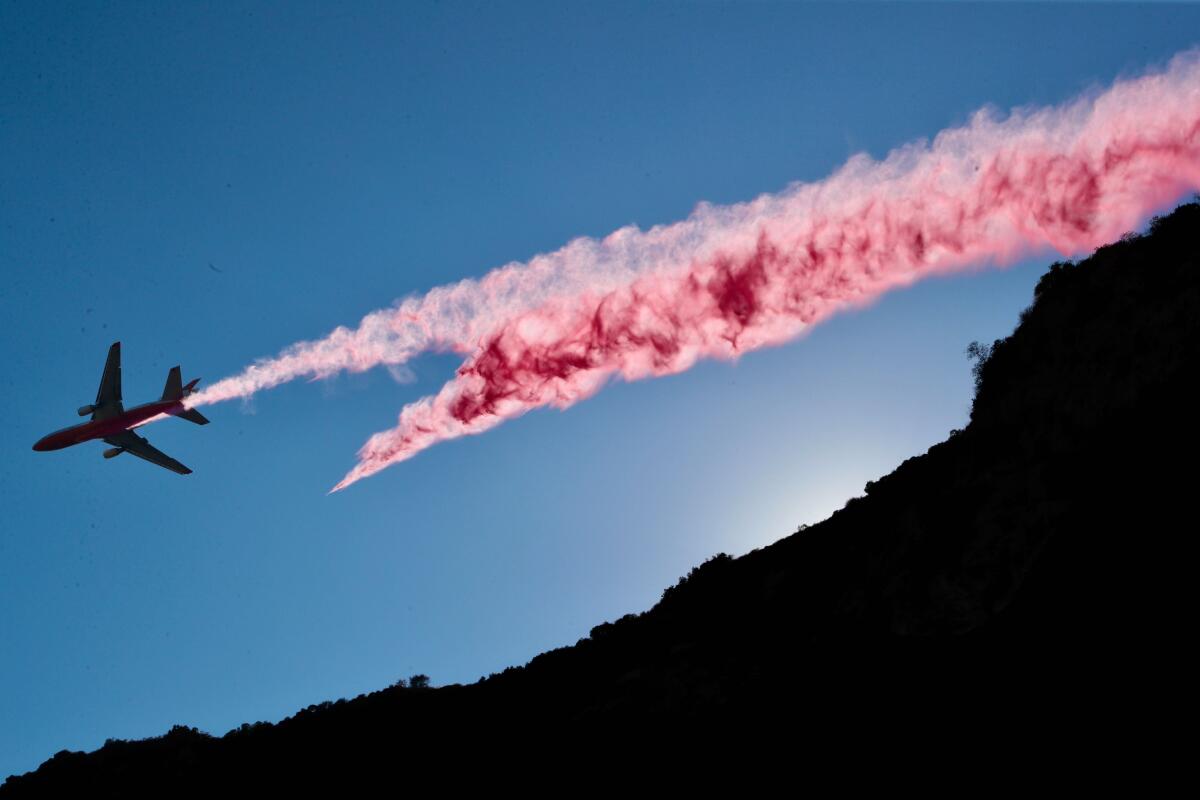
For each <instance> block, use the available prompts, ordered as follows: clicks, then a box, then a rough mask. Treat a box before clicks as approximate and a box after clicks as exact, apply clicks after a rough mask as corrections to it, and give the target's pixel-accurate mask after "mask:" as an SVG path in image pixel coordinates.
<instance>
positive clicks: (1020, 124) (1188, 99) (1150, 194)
mask: <svg viewBox="0 0 1200 800" xmlns="http://www.w3.org/2000/svg"><path fill="white" fill-rule="evenodd" d="M1197 188H1200V59H1198V57H1197V54H1196V53H1194V52H1193V53H1188V54H1185V55H1182V56H1179V57H1177V58H1176V59H1175V60H1174V61H1172V63H1171V66H1170V67H1169V68H1168V69H1167V70H1166V71H1165V72H1162V73H1157V74H1152V75H1147V76H1145V77H1142V78H1138V79H1136V80H1131V81H1123V82H1119V83H1117V84H1115V85H1114V86H1113V87H1112V88H1110V89H1108V90H1107V91H1105V92H1103V93H1099V94H1096V95H1095V96H1092V97H1088V98H1085V99H1082V100H1078V101H1075V102H1074V103H1071V104H1069V105H1066V106H1062V107H1058V108H1050V109H1040V110H1025V111H1019V112H1015V113H1013V114H1012V115H1011V116H1009V117H1008V118H1007V119H1004V120H999V119H997V118H996V117H995V116H994V115H992V114H990V113H988V112H985V111H981V112H979V113H977V114H976V115H975V116H974V118H973V119H972V120H971V123H970V124H969V125H967V126H965V127H963V128H957V129H952V130H947V131H944V132H942V133H941V134H939V135H938V136H937V138H936V139H935V140H934V142H933V144H932V145H929V146H926V145H922V144H917V145H910V146H908V147H905V148H901V149H899V150H897V151H895V152H893V153H892V154H890V155H889V156H888V158H887V159H886V160H884V161H882V162H873V161H871V160H870V159H869V158H867V157H865V156H858V157H855V158H854V159H851V161H850V162H849V163H848V164H847V165H846V166H845V167H843V168H842V169H841V170H840V171H839V172H837V173H836V174H834V175H833V176H831V177H830V178H828V179H826V180H824V181H822V182H819V183H815V184H808V185H796V186H793V187H790V188H789V189H787V190H786V191H785V192H783V193H781V194H778V195H765V196H763V197H760V198H758V199H757V200H754V201H753V202H750V203H745V204H740V205H736V206H729V207H724V208H718V207H713V206H707V205H702V206H701V207H699V208H698V209H697V210H696V212H695V213H694V214H693V215H692V216H691V217H689V218H688V219H687V220H685V221H683V222H680V223H677V224H675V225H671V226H663V227H659V228H654V229H651V230H649V231H646V232H641V231H638V230H637V229H635V228H626V229H622V230H619V231H617V232H616V233H614V234H612V235H610V236H609V237H607V238H606V239H604V240H602V241H594V240H589V239H581V240H577V241H575V242H572V243H571V244H569V245H568V246H567V247H565V248H563V249H562V250H560V251H558V252H556V253H553V254H550V255H546V256H539V257H537V258H535V259H534V260H533V261H531V262H530V263H529V264H527V265H509V266H507V267H505V268H503V269H500V270H497V271H495V272H493V273H491V274H489V275H488V276H486V277H485V278H483V279H481V280H479V281H464V282H462V283H460V284H456V285H454V286H450V287H444V288H440V289H434V290H433V291H431V292H430V293H428V294H427V295H425V296H424V297H422V298H415V299H409V300H406V301H404V302H403V303H401V304H400V305H399V306H397V307H395V308H392V309H388V310H385V311H379V312H375V313H374V314H371V315H369V316H368V317H366V318H365V319H364V320H363V321H362V323H361V324H360V325H359V327H358V329H356V330H353V331H351V330H348V329H345V328H339V329H338V330H336V331H334V332H333V333H332V334H331V335H330V336H328V337H326V338H325V339H323V340H320V341H316V342H306V343H302V344H299V345H296V346H293V347H292V348H290V349H289V350H287V351H285V352H284V353H283V354H282V355H281V356H280V357H278V358H276V359H272V360H267V361H262V362H260V363H258V364H256V365H254V366H252V367H250V368H249V369H247V370H246V371H244V372H243V373H242V374H241V375H238V376H235V377H233V378H229V379H227V380H224V381H221V382H219V383H217V384H215V385H213V386H212V387H210V388H209V389H208V390H207V391H205V392H203V393H201V394H198V395H195V396H193V401H192V403H193V404H194V405H200V404H203V403H211V402H215V401H218V400H225V399H229V398H232V397H245V396H248V395H250V394H252V393H253V392H255V391H257V390H258V389H261V388H266V387H268V386H273V385H276V384H278V383H281V382H283V381H287V380H291V379H293V378H295V377H299V376H301V375H311V376H315V377H324V376H326V375H329V374H332V373H334V372H337V371H338V370H342V369H350V370H362V369H367V368H370V367H373V366H376V365H380V364H399V363H403V362H404V361H406V360H408V359H410V358H412V357H413V356H414V355H416V354H418V353H420V352H423V351H427V350H430V349H438V350H453V351H455V352H460V353H463V354H464V355H466V356H467V359H466V361H465V363H464V364H463V365H462V366H461V367H460V368H459V370H458V374H457V376H456V377H455V378H454V379H453V380H452V381H450V382H449V383H447V384H446V385H445V386H444V387H443V388H442V389H441V391H439V392H438V393H437V394H436V395H434V396H432V397H426V398H423V399H421V400H418V401H417V402H415V403H412V404H410V405H408V406H406V407H405V408H404V409H403V410H402V411H401V413H400V418H399V421H398V424H397V426H396V427H395V428H393V429H391V430H388V431H384V432H381V433H377V434H375V435H374V436H372V437H371V438H370V440H368V441H367V443H366V444H365V445H364V446H363V447H362V449H361V450H360V451H359V463H358V464H357V466H355V467H354V469H353V470H351V471H350V473H349V474H347V475H346V477H345V478H343V479H342V481H341V482H339V483H338V484H337V486H335V487H334V491H337V490H339V489H342V488H345V487H346V486H348V485H350V484H351V483H354V482H355V481H357V480H359V479H360V478H363V477H366V476H368V475H371V474H373V473H375V472H378V471H379V470H381V469H383V468H384V467H386V466H388V465H390V464H395V463H397V462H400V461H403V460H405V459H407V458H410V457H412V456H413V455H415V454H416V453H418V452H420V451H421V450H423V449H425V448H426V447H429V446H431V445H434V444H436V443H438V442H441V441H445V440H447V439H452V438H456V437H458V436H462V435H465V434H471V433H480V432H482V431H485V430H488V429H489V428H491V427H493V426H495V425H498V424H499V423H500V422H502V421H504V420H506V419H511V418H513V417H516V416H519V415H521V414H524V413H525V412H526V411H529V410H531V409H533V408H537V407H540V406H555V407H557V408H567V407H569V406H571V405H573V404H574V403H576V402H578V401H579V400H581V399H583V398H585V397H588V396H589V395H591V394H593V393H594V392H596V391H597V390H598V389H599V388H600V387H601V386H602V385H603V384H604V383H605V382H606V381H607V380H608V379H609V378H611V377H613V376H616V375H619V376H620V377H622V378H624V379H625V380H635V379H638V378H645V377H650V376H658V375H667V374H671V373H675V372H679V371H681V370H685V369H687V368H688V367H690V366H691V365H692V364H694V363H695V362H696V361H697V360H698V359H700V358H713V357H716V358H727V359H731V358H736V357H737V356H739V355H740V354H742V353H744V352H746V351H748V350H753V349H755V348H758V347H763V346H766V345H772V344H779V343H782V342H785V341H787V340H789V339H792V338H794V337H796V336H797V335H799V334H800V333H801V332H802V331H804V329H805V328H807V327H808V326H810V325H812V324H813V323H815V322H818V321H820V320H822V319H824V318H825V317H827V316H829V315H830V314H832V313H834V312H836V311H837V310H838V309H839V308H842V307H844V306H845V305H846V304H848V303H850V304H857V303H864V302H869V301H870V300H872V299H874V298H876V297H878V296H879V295H881V294H882V293H884V292H886V291H887V290H889V289H891V288H893V287H896V286H902V285H906V284H909V283H911V282H912V281H914V280H917V279H918V278H921V277H923V276H926V275H930V274H935V273H939V272H947V271H951V270H956V269H962V268H966V267H969V266H972V265H978V264H983V263H989V262H995V263H1004V262H1009V261H1012V260H1013V259H1015V258H1016V257H1018V256H1019V255H1021V254H1024V253H1028V252H1030V251H1031V250H1034V249H1037V248H1041V247H1045V246H1050V247H1053V248H1055V249H1057V250H1059V251H1060V252H1062V253H1066V254H1069V253H1077V252H1081V251H1085V250H1089V249H1092V248H1094V247H1096V246H1098V245H1100V244H1103V243H1104V242H1107V241H1110V240H1112V239H1113V238H1115V237H1117V236H1119V235H1120V234H1121V233H1122V232H1124V231H1126V230H1129V229H1131V228H1134V227H1136V226H1138V225H1139V224H1140V223H1141V222H1142V221H1143V220H1144V219H1145V217H1146V216H1147V215H1148V214H1149V213H1151V212H1152V211H1154V210H1155V209H1158V208H1161V207H1163V206H1165V205H1167V204H1168V203H1170V202H1171V201H1173V200H1175V199H1177V198H1178V197H1179V196H1180V195H1182V194H1183V193H1185V192H1187V191H1190V190H1195V189H1197Z"/></svg>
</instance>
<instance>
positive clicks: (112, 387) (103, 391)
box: [33, 342, 208, 475]
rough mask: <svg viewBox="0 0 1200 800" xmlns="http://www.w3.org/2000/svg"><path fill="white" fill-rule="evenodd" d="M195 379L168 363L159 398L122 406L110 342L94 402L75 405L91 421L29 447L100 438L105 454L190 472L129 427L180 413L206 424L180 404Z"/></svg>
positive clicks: (117, 352)
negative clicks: (186, 379)
mask: <svg viewBox="0 0 1200 800" xmlns="http://www.w3.org/2000/svg"><path fill="white" fill-rule="evenodd" d="M199 382H200V379H199V378H196V379H195V380H193V381H191V382H190V383H189V384H188V385H187V386H184V385H183V379H182V378H181V377H180V373H179V367H172V368H171V371H170V372H168V373H167V385H166V386H165V387H163V393H162V399H161V400H155V401H154V402H151V403H145V404H144V405H140V406H134V407H133V408H131V409H129V410H126V409H125V407H124V406H123V405H121V343H120V342H113V345H112V347H110V348H108V361H106V362H105V363H104V375H102V376H101V378H100V391H98V392H97V393H96V402H95V403H93V404H92V405H90V406H83V407H82V408H80V409H79V416H81V417H86V416H87V415H88V414H91V415H92V419H91V422H84V423H83V424H81V425H73V426H71V427H70V428H63V429H62V430H61V431H55V432H54V433H51V434H49V435H47V436H43V437H42V438H41V439H40V440H38V443H37V444H35V445H34V446H33V449H34V450H61V449H63V448H64V447H70V446H71V445H73V444H79V443H80V442H87V441H90V440H92V439H103V440H104V441H105V443H106V444H110V445H112V447H111V448H109V449H108V450H105V451H104V457H105V458H112V457H113V456H119V455H121V453H130V454H132V455H135V456H137V457H138V458H144V459H146V460H147V461H149V462H150V463H151V464H157V465H158V466H160V467H165V468H167V469H169V470H171V471H172V472H178V473H179V474H180V475H187V474H189V473H191V470H190V469H188V468H187V467H185V466H184V465H183V464H180V463H179V462H178V461H176V460H175V459H173V458H171V457H170V456H169V455H167V454H166V453H164V452H162V451H161V450H158V449H156V448H154V447H151V446H150V443H149V442H148V441H146V440H145V439H143V438H142V437H141V436H138V435H137V434H136V433H134V432H133V429H134V428H136V427H138V426H139V425H145V424H146V423H147V422H152V421H154V420H156V419H160V418H162V417H164V416H171V417H182V418H183V419H186V420H187V421H188V422H194V423H196V424H197V425H207V424H208V420H207V419H205V418H204V415H202V414H201V413H200V412H199V411H196V410H195V409H192V408H184V407H183V398H185V397H187V396H188V395H189V394H191V393H192V392H193V391H194V390H195V388H196V384H197V383H199Z"/></svg>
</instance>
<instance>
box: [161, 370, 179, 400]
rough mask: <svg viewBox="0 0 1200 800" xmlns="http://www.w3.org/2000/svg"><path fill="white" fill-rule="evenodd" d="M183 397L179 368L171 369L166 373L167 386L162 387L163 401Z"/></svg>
mask: <svg viewBox="0 0 1200 800" xmlns="http://www.w3.org/2000/svg"><path fill="white" fill-rule="evenodd" d="M182 397H183V376H182V375H181V374H180V372H179V367H171V371H170V372H168V373H167V385H166V386H164V387H163V393H162V399H163V400H179V399H181V398H182Z"/></svg>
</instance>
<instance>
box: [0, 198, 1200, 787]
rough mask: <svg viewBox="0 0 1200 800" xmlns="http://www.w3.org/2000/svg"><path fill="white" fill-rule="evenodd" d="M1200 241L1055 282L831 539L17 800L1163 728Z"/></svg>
mask: <svg viewBox="0 0 1200 800" xmlns="http://www.w3.org/2000/svg"><path fill="white" fill-rule="evenodd" d="M1198 234H1200V204H1198V203H1195V202H1193V203H1187V204H1184V205H1181V206H1179V207H1178V208H1177V209H1175V210H1174V211H1173V212H1172V213H1170V214H1168V215H1165V216H1162V217H1156V218H1155V219H1154V220H1153V221H1152V222H1151V224H1150V229H1149V232H1148V233H1147V234H1145V235H1133V234H1129V235H1127V236H1126V237H1124V238H1123V239H1122V240H1120V241H1118V242H1114V243H1112V244H1110V245H1107V246H1105V247H1101V248H1099V249H1098V250H1097V251H1096V252H1095V253H1093V254H1092V255H1091V256H1089V257H1088V258H1086V259H1083V260H1081V261H1079V262H1058V263H1055V264H1053V265H1051V266H1050V268H1049V269H1048V270H1047V272H1046V273H1045V275H1044V276H1043V277H1042V279H1041V280H1040V281H1039V283H1038V285H1037V288H1036V289H1035V292H1034V300H1033V303H1032V304H1031V305H1030V306H1029V307H1028V308H1027V309H1026V310H1025V311H1023V312H1022V313H1021V318H1020V322H1019V324H1018V325H1017V327H1016V329H1015V330H1014V331H1013V333H1012V334H1011V335H1010V336H1008V337H1005V338H1004V339H998V340H996V341H995V342H993V343H991V344H990V345H977V346H974V345H973V347H972V353H973V355H974V356H975V359H976V364H975V368H976V376H977V391H976V395H975V398H974V401H973V404H972V410H971V417H970V421H969V423H968V425H967V426H966V428H964V429H963V430H961V431H953V432H951V435H950V437H949V438H948V439H947V440H945V441H943V442H941V443H938V444H935V445H934V446H932V447H930V448H929V449H928V450H927V451H926V452H925V453H924V454H921V455H917V456H913V457H911V458H909V459H907V460H905V461H904V462H903V463H902V464H900V465H899V466H898V467H897V468H896V469H895V470H893V471H892V472H891V473H889V474H888V475H885V476H883V477H881V478H879V479H878V480H876V481H871V482H868V483H867V485H866V487H865V494H864V495H863V496H860V497H856V498H851V499H850V500H849V501H847V503H846V505H845V506H844V507H843V508H842V509H841V510H839V511H837V512H835V513H834V514H833V515H832V516H831V517H830V518H828V519H826V520H825V521H823V522H820V523H817V524H815V525H811V526H802V527H801V529H800V530H798V531H797V532H796V533H794V534H792V535H791V536H788V537H785V538H784V539H781V540H779V541H777V542H775V543H773V544H771V545H768V546H766V547H762V548H759V549H757V550H754V551H751V552H750V553H747V554H745V555H743V556H741V557H738V558H731V557H730V556H728V555H726V554H718V555H716V556H714V557H713V558H711V559H709V560H708V561H706V562H705V563H704V564H702V565H699V566H697V567H696V568H694V569H693V570H692V571H691V572H690V573H689V575H687V576H685V577H684V578H681V580H680V581H679V582H678V583H677V584H675V585H674V586H672V587H669V588H667V589H666V590H665V591H664V592H663V596H662V598H661V600H660V601H659V602H658V603H657V604H655V606H654V607H652V608H651V609H648V610H647V611H644V612H642V613H640V614H628V615H626V616H624V617H622V618H620V619H618V620H615V621H612V622H605V623H601V624H599V625H597V626H596V627H594V628H593V629H592V630H591V632H590V634H589V636H587V637H585V638H583V639H581V640H580V641H579V642H577V643H576V644H574V645H570V646H566V647H562V648H557V649H554V650H550V651H548V652H546V653H542V654H540V655H538V656H536V657H534V658H533V659H532V660H531V661H530V662H528V663H527V664H525V665H523V666H520V667H509V668H508V669H506V670H504V671H502V672H500V673H496V674H493V675H491V676H489V677H487V678H483V679H481V680H480V681H479V682H477V683H475V684H471V685H457V684H456V685H452V686H446V687H439V688H429V687H424V686H415V687H402V686H394V687H389V688H388V689H383V690H380V691H378V692H373V693H370V694H366V695H360V696H359V697H358V698H355V699H354V700H349V701H346V700H342V701H338V702H337V703H325V704H321V705H318V706H310V707H309V708H308V709H305V710H302V711H300V712H298V713H297V714H295V715H293V716H292V717H289V718H287V719H285V720H283V721H281V722H279V723H277V724H269V723H256V724H254V725H243V726H242V727H241V728H238V729H234V730H233V731H230V732H229V733H227V734H225V735H224V736H223V737H212V736H209V735H208V734H204V733H201V732H199V731H196V730H195V729H191V728H185V727H182V726H177V727H176V728H174V729H172V731H171V732H169V733H168V734H166V735H164V736H162V737H158V738H154V739H147V740H142V741H140V742H120V741H114V740H110V741H109V742H108V743H106V744H105V746H104V747H102V748H100V749H99V750H97V751H95V752H93V753H89V754H83V753H70V752H68V751H63V752H61V753H59V754H57V755H56V756H54V757H53V758H51V759H50V760H48V761H46V762H45V763H44V764H42V765H41V766H40V767H39V768H38V769H37V770H35V771H34V772H30V773H27V774H26V775H23V776H12V777H10V778H9V779H8V780H7V781H6V782H5V784H4V786H3V787H0V796H3V797H8V796H12V797H19V796H34V795H38V794H41V793H48V792H51V791H59V792H61V791H88V792H91V793H93V794H96V793H98V794H101V795H105V794H109V795H120V796H129V795H134V796H140V795H150V794H154V793H155V791H156V790H158V789H160V788H161V787H162V786H163V785H180V786H187V787H190V788H191V789H193V790H196V791H208V790H212V789H214V788H215V787H221V786H228V785H230V784H231V782H235V783H236V782H241V783H246V782H249V783H261V782H269V783H271V784H272V785H281V786H300V785H303V784H305V782H309V781H313V780H326V779H331V778H332V776H334V775H343V776H344V775H345V774H351V773H352V774H356V775H385V774H387V772H388V770H389V769H390V767H388V765H389V764H391V763H392V761H393V760H394V759H395V758H396V753H397V752H403V753H407V754H408V755H417V754H420V755H421V756H422V757H425V758H430V759H435V758H437V756H436V755H433V754H434V753H435V751H436V750H437V745H438V743H439V742H445V741H447V740H453V741H456V742H457V743H456V745H455V747H456V748H457V749H456V750H455V753H456V754H457V755H458V756H460V757H462V756H464V755H465V754H472V755H480V754H481V753H490V754H491V755H492V756H498V754H500V753H508V752H509V751H510V750H515V749H517V748H518V744H517V743H516V742H514V741H511V739H506V735H507V736H509V737H511V732H512V731H513V730H522V731H534V732H536V733H535V734H534V735H533V737H532V739H527V740H523V741H522V744H521V745H520V746H521V747H523V746H525V744H526V743H527V742H528V741H536V742H539V743H541V744H542V745H543V746H545V747H549V748H554V747H560V746H563V744H564V741H563V739H562V738H561V737H563V736H567V738H570V739H573V740H582V741H595V740H598V739H602V738H604V737H605V736H607V735H609V734H611V733H613V732H617V731H620V732H623V735H627V736H631V737H636V736H638V735H639V731H640V732H642V733H644V732H646V731H650V730H671V731H675V732H677V733H688V732H690V733H693V734H695V733H698V732H702V731H706V732H707V731H728V730H737V729H745V726H755V727H757V726H760V725H761V724H762V723H763V720H765V719H767V718H777V717H780V716H782V717H785V718H795V719H803V720H804V721H805V722H804V723H803V725H802V726H801V727H806V728H811V729H812V731H816V730H823V731H825V732H827V733H828V732H830V731H836V730H842V729H843V728H844V727H846V726H851V727H853V726H854V725H856V724H859V721H862V720H870V721H872V726H873V727H879V726H882V727H883V728H887V727H888V726H889V725H891V724H893V723H894V722H895V721H896V720H910V721H911V720H912V719H915V718H918V717H919V718H921V719H924V720H925V721H928V720H930V719H937V720H941V721H942V722H943V723H948V724H951V725H957V726H961V729H962V730H972V731H976V732H978V733H980V735H987V736H999V735H1000V733H999V731H1000V729H1001V727H1002V725H1001V723H999V722H997V720H1011V719H1013V718H1014V717H1015V716H1021V715H1025V718H1028V719H1031V720H1040V721H1042V722H1045V721H1047V720H1055V721H1056V722H1055V724H1062V725H1068V724H1069V725H1070V727H1071V730H1072V731H1074V733H1075V734H1077V735H1079V736H1092V735H1101V734H1108V733H1111V732H1112V731H1115V730H1118V729H1119V728H1121V727H1141V726H1145V725H1149V724H1151V723H1150V719H1151V715H1152V713H1153V712H1154V711H1155V710H1156V709H1157V710H1161V708H1162V707H1163V706H1164V705H1170V704H1171V703H1172V702H1174V698H1175V695H1174V693H1176V692H1179V691H1180V689H1179V686H1180V685H1182V684H1181V681H1182V679H1183V678H1182V673H1181V670H1182V669H1183V667H1182V665H1183V663H1184V661H1183V659H1182V652H1183V649H1184V646H1185V644H1186V642H1184V641H1183V639H1184V638H1186V637H1181V636H1180V635H1179V633H1180V631H1186V630H1187V629H1188V625H1189V623H1190V597H1189V593H1188V592H1187V586H1188V578H1189V576H1188V575H1187V573H1186V566H1187V564H1188V563H1189V562H1190V556H1191V547H1190V541H1189V540H1188V539H1187V537H1186V536H1180V535H1178V533H1177V532H1178V531H1180V530H1186V523H1183V524H1182V525H1181V522H1180V520H1186V519H1188V518H1189V513H1190V512H1192V511H1193V509H1191V507H1190V504H1189V498H1190V496H1191V494H1193V493H1194V481H1193V477H1192V470H1190V469H1189V468H1188V467H1187V466H1181V465H1180V458H1179V457H1180V455H1181V454H1182V453H1188V452H1191V453H1195V452H1196V448H1195V445H1196V443H1197V442H1198V441H1200V436H1198V430H1200V429H1198V426H1197V424H1196V419H1195V413H1194V407H1195V402H1194V399H1193V398H1194V394H1193V393H1192V390H1191V383H1192V378H1191V376H1192V375H1193V374H1194V372H1195V371H1196V368H1197V367H1198V366H1200V272H1198V271H1197V261H1198V255H1200V236H1198ZM1172 532H1176V535H1175V536H1174V537H1172V536H1171V535H1170V534H1171V533H1172ZM417 683H418V684H419V683H420V681H417ZM1098 698H1103V700H1102V701H1101V700H1100V699H1098ZM1064 720H1067V721H1066V722H1064ZM735 726H743V728H737V727H735ZM812 731H810V732H809V733H810V734H811V733H812ZM463 732H471V737H473V738H470V741H469V742H467V743H465V744H464V743H463V742H462V741H461V735H462V734H463ZM797 735H800V734H797ZM805 735H806V736H807V735H809V734H805ZM443 755H444V754H443ZM430 763H433V762H432V761H431V762H430Z"/></svg>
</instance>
